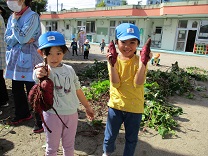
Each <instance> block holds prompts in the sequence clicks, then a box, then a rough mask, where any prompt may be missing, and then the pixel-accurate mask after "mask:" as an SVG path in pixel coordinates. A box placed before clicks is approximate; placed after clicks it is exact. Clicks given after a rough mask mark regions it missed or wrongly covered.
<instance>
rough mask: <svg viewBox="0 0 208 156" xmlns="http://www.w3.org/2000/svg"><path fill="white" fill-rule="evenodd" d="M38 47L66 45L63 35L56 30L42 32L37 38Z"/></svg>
mask: <svg viewBox="0 0 208 156" xmlns="http://www.w3.org/2000/svg"><path fill="white" fill-rule="evenodd" d="M38 43H39V49H43V48H47V47H53V46H61V45H66V42H65V39H64V36H63V35H62V34H61V33H59V32H57V31H48V32H47V33H44V34H42V35H41V36H40V37H39V39H38Z"/></svg>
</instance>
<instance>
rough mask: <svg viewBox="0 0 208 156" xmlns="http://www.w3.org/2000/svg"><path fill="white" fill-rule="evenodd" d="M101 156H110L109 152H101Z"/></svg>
mask: <svg viewBox="0 0 208 156" xmlns="http://www.w3.org/2000/svg"><path fill="white" fill-rule="evenodd" d="M102 156H110V154H108V153H103V155H102Z"/></svg>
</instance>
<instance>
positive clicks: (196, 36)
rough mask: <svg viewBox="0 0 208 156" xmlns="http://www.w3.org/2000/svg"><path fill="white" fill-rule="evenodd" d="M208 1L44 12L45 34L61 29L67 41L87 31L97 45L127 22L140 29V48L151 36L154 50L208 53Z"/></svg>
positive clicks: (108, 38)
mask: <svg viewBox="0 0 208 156" xmlns="http://www.w3.org/2000/svg"><path fill="white" fill-rule="evenodd" d="M207 8H208V1H207V0H195V1H186V2H174V3H171V2H166V3H161V4H153V5H149V4H148V5H125V6H116V7H103V8H89V9H71V10H67V11H62V12H58V13H56V12H44V13H42V15H41V24H42V31H43V32H46V31H51V30H57V31H60V32H62V33H63V34H64V35H65V37H66V39H68V40H71V39H72V38H73V37H76V35H77V33H78V31H79V29H80V28H84V29H85V30H86V33H87V38H88V39H89V40H90V41H91V42H94V43H96V42H97V43H99V42H100V41H101V39H105V41H106V42H107V43H108V42H109V41H110V40H112V39H114V38H115V28H116V26H117V25H119V24H120V23H123V22H129V23H134V24H136V25H137V26H138V27H139V28H140V35H141V36H140V42H141V44H140V46H143V45H144V43H145V41H146V40H147V38H148V37H151V38H152V45H151V46H152V47H154V48H158V49H164V50H172V51H185V52H193V51H194V52H195V53H206V51H208V50H207V49H208V46H207V44H208V9H207Z"/></svg>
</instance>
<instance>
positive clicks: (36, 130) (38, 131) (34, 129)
mask: <svg viewBox="0 0 208 156" xmlns="http://www.w3.org/2000/svg"><path fill="white" fill-rule="evenodd" d="M43 131H44V129H43V127H42V126H37V125H35V126H34V128H33V133H42V132H43Z"/></svg>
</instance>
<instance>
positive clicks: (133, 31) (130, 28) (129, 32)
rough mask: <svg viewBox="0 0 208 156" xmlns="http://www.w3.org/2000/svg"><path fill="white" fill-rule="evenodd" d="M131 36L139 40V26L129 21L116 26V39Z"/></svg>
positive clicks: (125, 38)
mask: <svg viewBox="0 0 208 156" xmlns="http://www.w3.org/2000/svg"><path fill="white" fill-rule="evenodd" d="M132 38H136V39H138V40H140V32H139V28H138V27H137V26H136V25H134V24H131V23H122V24H120V25H118V26H117V27H116V39H118V40H121V41H125V40H129V39H132Z"/></svg>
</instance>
